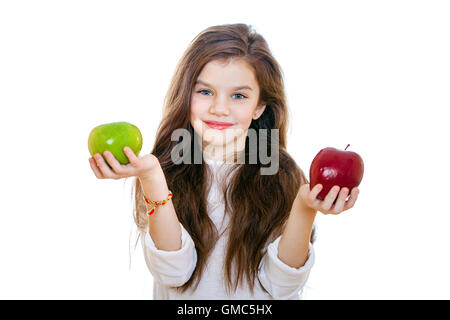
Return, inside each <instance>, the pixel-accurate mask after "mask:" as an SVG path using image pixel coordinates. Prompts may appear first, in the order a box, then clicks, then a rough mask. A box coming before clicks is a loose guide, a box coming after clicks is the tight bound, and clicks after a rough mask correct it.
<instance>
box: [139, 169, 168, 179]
mask: <svg viewBox="0 0 450 320" xmlns="http://www.w3.org/2000/svg"><path fill="white" fill-rule="evenodd" d="M161 174H162V176H164V172H163V170H162V168H161V167H160V166H157V167H154V168H152V169H150V170H147V171H145V172H143V173H142V174H140V175H139V176H138V178H139V180H141V182H143V181H148V182H152V181H155V180H159V179H160V178H161Z"/></svg>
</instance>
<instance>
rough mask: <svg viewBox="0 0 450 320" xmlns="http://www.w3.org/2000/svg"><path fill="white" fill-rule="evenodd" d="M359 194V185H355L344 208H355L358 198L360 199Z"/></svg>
mask: <svg viewBox="0 0 450 320" xmlns="http://www.w3.org/2000/svg"><path fill="white" fill-rule="evenodd" d="M358 195H359V189H358V188H357V187H354V188H353V189H352V192H351V194H350V198H349V199H348V200H347V202H346V203H345V205H344V210H348V209H350V208H353V206H354V205H355V202H356V199H358Z"/></svg>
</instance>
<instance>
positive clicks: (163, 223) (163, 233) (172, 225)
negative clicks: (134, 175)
mask: <svg viewBox="0 0 450 320" xmlns="http://www.w3.org/2000/svg"><path fill="white" fill-rule="evenodd" d="M139 180H140V182H141V186H142V191H143V192H144V195H145V196H146V197H147V199H149V200H153V201H160V200H165V199H167V196H168V194H169V189H168V187H167V181H166V178H165V176H164V172H163V170H162V168H161V167H158V168H155V169H153V170H152V174H151V175H149V176H147V177H140V178H139ZM173 196H174V197H176V196H177V195H173ZM150 208H151V207H150V206H149V205H148V204H147V209H150ZM148 219H149V223H148V225H149V232H150V236H151V237H152V240H153V242H154V243H155V246H156V248H158V249H160V250H165V251H175V250H179V249H180V248H181V228H180V223H179V220H178V217H177V215H176V212H175V208H174V206H173V203H172V200H170V201H168V202H167V203H166V204H164V205H161V206H158V207H157V208H156V210H155V212H154V213H153V214H152V215H150V216H149V218H148Z"/></svg>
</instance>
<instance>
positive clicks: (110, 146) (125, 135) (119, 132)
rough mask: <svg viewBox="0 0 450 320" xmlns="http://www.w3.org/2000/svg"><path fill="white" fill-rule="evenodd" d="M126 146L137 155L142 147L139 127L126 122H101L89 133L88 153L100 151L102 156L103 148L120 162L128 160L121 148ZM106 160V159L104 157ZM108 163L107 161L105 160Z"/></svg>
mask: <svg viewBox="0 0 450 320" xmlns="http://www.w3.org/2000/svg"><path fill="white" fill-rule="evenodd" d="M125 146H128V147H130V148H131V150H133V152H134V153H135V154H136V155H138V154H139V152H140V151H141V148H142V134H141V131H139V128H138V127H136V126H135V125H132V124H131V123H128V122H113V123H107V124H102V125H99V126H97V127H95V128H94V129H92V131H91V133H90V134H89V139H88V147H89V153H90V154H91V156H92V157H93V156H94V154H96V153H100V154H101V155H102V157H103V152H104V151H105V150H109V151H111V153H112V154H113V155H114V157H116V159H117V161H119V162H120V163H121V164H127V163H128V162H129V160H128V158H127V156H126V155H125V153H124V152H123V148H124V147H125ZM105 161H106V159H105ZM106 163H108V162H106Z"/></svg>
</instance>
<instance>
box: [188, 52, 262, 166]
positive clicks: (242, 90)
mask: <svg viewBox="0 0 450 320" xmlns="http://www.w3.org/2000/svg"><path fill="white" fill-rule="evenodd" d="M259 91H260V89H259V84H258V81H257V80H256V77H255V72H254V69H253V67H252V66H251V65H249V64H248V63H247V62H246V61H245V59H242V58H228V59H227V60H222V59H220V60H218V59H217V60H212V61H210V62H208V63H207V64H206V65H205V66H204V67H203V69H202V71H201V72H200V74H199V76H198V77H197V80H196V81H195V83H194V87H193V91H192V94H191V105H190V124H191V125H192V127H193V128H194V130H195V132H196V133H197V134H198V135H199V137H200V138H201V139H202V141H203V143H205V144H206V146H208V147H209V148H208V149H209V150H210V152H214V151H217V150H219V152H221V153H220V154H219V156H221V157H222V158H227V155H226V150H231V151H233V150H234V143H235V144H236V149H238V150H242V149H243V148H244V147H245V138H246V136H247V130H248V128H249V127H250V124H251V122H252V120H257V119H258V118H259V117H260V116H261V114H262V113H263V112H264V109H265V107H266V105H265V104H264V103H262V102H261V101H260V93H259ZM208 121H218V122H226V123H230V124H231V125H230V126H229V127H228V128H226V129H224V130H218V129H215V128H210V127H209V126H208V125H207V124H206V122H208ZM235 140H236V142H235ZM232 144H233V146H232V147H229V146H230V145H232ZM223 146H225V150H221V149H223ZM216 153H217V152H216ZM223 153H225V155H223ZM204 154H206V155H207V156H208V157H214V156H213V155H211V154H209V155H208V152H207V151H206V150H204ZM225 160H226V159H225Z"/></svg>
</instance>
